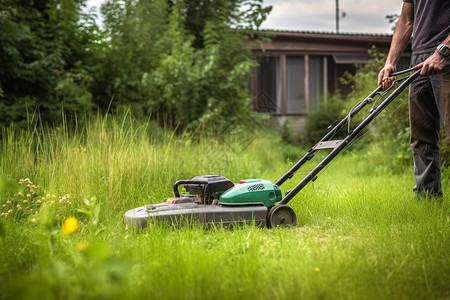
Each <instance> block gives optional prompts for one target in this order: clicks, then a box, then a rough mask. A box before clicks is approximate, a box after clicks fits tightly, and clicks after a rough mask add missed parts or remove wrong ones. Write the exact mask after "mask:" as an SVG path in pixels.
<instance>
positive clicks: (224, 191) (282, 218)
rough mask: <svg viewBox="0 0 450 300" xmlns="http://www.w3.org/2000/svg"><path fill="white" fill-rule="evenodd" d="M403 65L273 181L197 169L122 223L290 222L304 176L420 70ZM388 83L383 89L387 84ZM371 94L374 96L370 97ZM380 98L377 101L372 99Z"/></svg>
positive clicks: (263, 224)
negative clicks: (299, 175)
mask: <svg viewBox="0 0 450 300" xmlns="http://www.w3.org/2000/svg"><path fill="white" fill-rule="evenodd" d="M411 72H413V69H407V70H403V71H400V72H397V73H394V74H391V76H397V75H401V74H405V73H410V74H409V75H407V76H404V77H402V78H399V79H396V80H395V81H394V84H396V83H400V84H399V85H396V86H397V87H396V88H395V89H394V88H393V87H394V84H393V85H391V87H390V88H389V89H392V92H391V93H388V91H383V90H382V88H381V86H378V87H377V88H376V89H375V90H374V91H373V92H372V93H370V95H369V96H367V97H366V98H365V99H364V100H362V101H360V102H358V103H357V104H356V105H355V106H354V107H353V108H352V109H351V110H350V112H349V113H348V115H347V117H345V118H344V119H342V120H341V121H339V122H338V123H337V124H336V125H334V126H331V127H332V129H331V130H330V131H329V132H328V133H327V134H326V135H325V136H324V137H323V138H322V139H321V140H320V141H319V142H318V143H317V144H316V145H315V146H314V147H312V148H310V149H309V150H308V151H307V153H306V154H305V155H304V156H303V157H302V158H301V159H300V160H299V161H297V162H296V163H295V165H293V166H292V168H291V169H290V170H289V171H287V172H286V173H285V174H283V175H282V176H281V177H280V178H279V179H278V180H277V181H276V182H275V183H272V182H270V181H268V180H263V179H245V180H240V181H239V183H233V182H232V181H231V180H229V179H227V178H225V177H223V176H219V175H202V176H196V177H194V178H192V179H187V180H178V181H177V182H175V184H174V186H173V192H174V197H171V198H167V199H166V200H164V202H162V203H159V204H147V205H145V206H142V207H138V208H134V209H131V210H129V211H127V212H126V213H125V215H124V222H125V224H126V225H127V226H129V225H133V226H137V227H142V228H144V227H147V226H148V224H151V223H152V222H154V221H163V222H169V223H171V224H181V225H183V224H185V223H186V222H197V223H200V224H215V225H220V226H229V225H232V224H243V223H254V224H255V225H257V226H260V227H266V226H267V227H268V228H273V227H277V226H295V225H296V224H297V217H296V215H295V212H294V210H293V209H292V208H291V207H290V206H288V205H287V204H288V203H289V201H291V200H292V198H294V197H295V196H296V195H297V194H298V193H299V192H300V191H301V190H302V189H303V188H304V187H305V186H306V185H307V184H308V183H309V182H311V181H315V180H316V179H317V176H318V174H319V173H320V172H321V171H322V170H323V169H324V168H325V167H326V166H327V165H328V164H329V163H330V162H331V161H332V160H333V159H334V158H335V157H336V156H337V155H338V154H339V153H341V152H343V151H344V150H345V149H346V148H347V147H348V146H349V145H350V144H351V142H352V141H353V140H355V138H356V137H358V136H361V133H362V131H363V130H364V129H365V128H366V127H367V126H368V124H369V123H371V122H372V121H373V119H374V118H375V117H376V116H378V115H379V114H380V113H381V112H382V111H383V110H384V109H385V108H386V107H387V106H388V105H389V104H390V103H391V102H392V101H393V100H394V99H395V98H396V97H397V96H398V95H399V94H400V93H401V92H402V91H403V90H404V89H405V88H406V87H407V86H409V84H410V83H411V82H412V81H413V80H414V79H416V78H417V77H418V76H419V72H420V70H419V71H415V72H413V73H411ZM389 89H388V90H389ZM374 98H376V99H375V100H374ZM380 99H381V100H382V101H381V102H380V103H379V104H378V105H377V102H379V101H380ZM372 102H374V103H373V105H372V108H371V109H370V111H369V113H368V115H367V117H365V119H364V120H363V121H362V122H361V123H359V125H357V126H356V127H355V128H354V129H352V130H351V129H350V121H351V118H352V117H353V116H355V115H356V114H357V113H358V112H360V111H361V110H362V109H363V108H364V107H365V106H366V105H368V104H370V103H372ZM345 124H348V127H349V128H348V131H347V132H346V134H347V135H346V136H345V137H344V138H343V139H339V140H332V138H333V137H334V136H335V134H336V133H337V132H338V131H339V130H340V129H341V128H342V127H343V126H344V125H345ZM323 149H331V152H329V153H328V154H327V155H326V156H325V158H323V160H322V161H321V162H320V163H318V164H317V165H316V166H315V167H314V168H313V169H312V170H311V171H309V173H307V175H306V176H304V177H303V179H302V180H301V181H300V182H299V183H298V184H297V185H296V186H295V187H294V188H293V189H291V190H290V191H287V192H286V193H285V195H284V197H283V195H282V192H281V190H280V187H281V186H282V185H283V183H284V182H285V181H286V180H287V179H290V178H292V177H293V176H294V174H295V173H296V172H297V171H298V170H299V169H300V168H301V167H302V166H303V165H304V164H305V163H306V162H308V161H309V160H311V159H312V158H313V157H314V156H315V154H316V153H317V152H318V151H319V150H323ZM181 185H183V186H184V189H185V190H186V192H187V193H188V194H182V195H180V191H179V187H180V186H181Z"/></svg>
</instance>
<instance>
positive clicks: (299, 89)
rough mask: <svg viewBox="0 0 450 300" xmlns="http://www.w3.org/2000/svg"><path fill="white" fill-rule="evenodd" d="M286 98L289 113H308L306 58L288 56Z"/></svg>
mask: <svg viewBox="0 0 450 300" xmlns="http://www.w3.org/2000/svg"><path fill="white" fill-rule="evenodd" d="M286 72H287V74H286V75H287V78H286V80H287V81H286V96H287V108H286V111H287V113H290V114H296V113H304V112H306V103H305V57H304V56H288V57H287V58H286Z"/></svg>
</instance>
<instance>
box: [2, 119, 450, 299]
mask: <svg viewBox="0 0 450 300" xmlns="http://www.w3.org/2000/svg"><path fill="white" fill-rule="evenodd" d="M1 152H2V153H1V154H2V155H1V158H0V159H1V161H0V162H1V174H2V178H3V182H4V183H9V184H3V186H4V187H5V190H4V191H2V193H1V203H2V204H4V203H6V202H7V201H11V200H14V199H17V197H18V196H17V194H18V192H19V190H22V191H23V192H26V191H29V188H28V190H27V188H26V187H24V186H23V184H22V185H17V184H13V183H14V182H18V181H19V179H25V178H29V179H30V181H32V182H33V184H34V185H35V186H36V189H35V190H34V191H33V194H32V195H30V196H31V197H30V200H33V201H36V199H43V198H45V201H49V199H53V198H52V196H53V195H54V196H55V197H54V199H56V203H55V205H53V206H51V205H50V204H48V203H49V202H47V206H45V207H42V205H41V207H40V209H39V208H38V211H37V214H35V212H36V211H33V212H30V213H28V214H24V213H22V214H19V213H15V214H10V215H8V216H7V217H4V216H2V217H1V218H0V222H1V223H0V225H1V226H0V229H1V230H0V236H1V238H0V247H1V253H2V254H1V255H0V265H1V268H0V280H1V282H2V289H1V292H0V295H1V298H15V299H30V298H41V299H79V298H83V299H85V298H88V299H102V298H103V299H115V298H121V299H124V298H130V299H139V298H142V299H194V298H195V299H212V298H214V299H216V298H218V299H238V298H239V299H250V298H256V299H323V298H331V299H360V298H367V299H379V298H382V299H411V298H414V299H445V298H450V293H449V288H448V282H450V261H449V258H448V253H449V252H450V240H449V238H448V237H449V233H450V229H449V228H450V227H449V225H450V220H449V218H450V214H449V197H448V195H449V193H450V186H449V184H448V180H447V179H448V177H446V178H447V179H445V181H444V182H443V185H444V192H445V194H446V196H445V197H444V199H442V200H441V201H439V200H436V199H432V200H420V201H418V200H417V199H416V198H415V197H414V196H413V195H412V194H411V187H412V186H413V178H412V175H411V174H412V170H405V173H404V174H403V175H392V174H390V173H389V172H386V169H385V168H383V167H382V166H381V167H380V168H378V167H377V166H376V165H370V164H368V163H367V153H364V151H358V152H356V153H352V152H348V153H347V154H346V155H343V156H340V157H339V158H338V160H336V162H335V163H333V164H332V165H331V166H330V168H328V169H327V170H326V172H324V173H323V174H322V175H321V176H320V177H319V179H318V180H317V181H315V182H313V183H311V184H310V185H309V186H307V187H306V188H305V189H304V190H302V192H301V193H300V194H299V195H298V196H296V197H295V198H294V200H293V201H292V202H290V205H291V206H292V207H293V208H294V210H295V212H296V214H297V218H298V222H299V224H298V226H297V227H295V228H292V229H271V230H269V229H260V228H256V227H255V226H252V225H246V226H242V227H239V228H235V229H233V230H228V229H223V228H220V227H218V228H213V229H209V230H206V229H203V228H202V227H201V226H196V225H193V226H191V227H185V228H172V227H164V226H152V228H149V229H146V230H144V231H135V230H133V229H128V230H125V229H124V226H123V222H122V216H123V213H124V212H125V211H126V210H128V209H131V208H134V207H137V206H141V205H144V204H147V203H158V202H161V201H162V200H163V199H164V198H167V197H169V196H171V195H172V193H173V191H172V185H173V183H174V182H175V181H176V180H178V179H186V178H192V177H194V176H196V175H201V174H220V175H223V176H226V177H228V178H230V179H231V180H233V181H238V180H239V179H245V178H264V179H268V180H272V181H275V180H276V179H278V177H279V176H281V175H282V174H283V172H285V171H287V170H288V169H289V167H290V166H291V164H292V161H291V160H290V159H288V160H286V159H285V158H286V155H285V151H284V150H283V146H282V144H281V143H280V140H279V138H278V137H276V136H275V135H273V134H270V133H267V132H255V131H250V130H245V129H239V128H235V129H234V130H233V131H232V132H230V133H229V134H227V135H223V134H222V135H220V136H218V137H208V138H197V137H194V136H191V135H189V134H179V135H175V134H173V133H172V132H170V131H165V130H162V129H160V128H159V127H157V126H154V125H153V124H152V123H151V122H147V123H141V122H137V121H135V120H133V118H132V117H131V116H129V115H126V116H125V117H123V118H112V117H97V118H93V119H92V120H90V121H87V122H86V123H85V124H83V125H79V127H78V128H76V129H75V130H69V129H68V128H67V127H65V126H61V127H59V128H53V129H49V130H44V129H41V128H31V129H29V130H25V131H22V130H14V129H8V131H6V130H5V131H4V132H3V140H2V144H1ZM298 176H301V174H298V175H296V177H294V178H293V180H290V181H288V182H287V183H285V185H283V186H282V190H283V191H287V190H288V189H290V188H292V187H293V186H294V185H295V183H296V182H295V179H296V178H297V179H298ZM15 195H16V196H15ZM67 195H69V196H68V199H70V203H71V204H70V205H69V204H67V203H68V202H62V203H61V204H58V201H57V200H58V199H62V197H64V196H67ZM23 197H26V196H25V195H24V196H23ZM20 199H22V198H20ZM28 204H29V202H27V203H23V204H22V206H26V205H28ZM3 209H5V208H3ZM2 211H3V210H2ZM70 215H74V216H76V217H77V218H78V219H79V220H80V228H79V230H78V232H76V233H74V234H72V235H64V234H62V233H61V225H62V224H61V223H62V220H63V219H64V218H66V217H68V216H70Z"/></svg>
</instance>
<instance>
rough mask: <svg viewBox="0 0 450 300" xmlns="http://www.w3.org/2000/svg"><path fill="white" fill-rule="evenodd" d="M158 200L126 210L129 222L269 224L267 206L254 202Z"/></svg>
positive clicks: (126, 218) (143, 226) (142, 224)
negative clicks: (199, 202) (228, 204)
mask: <svg viewBox="0 0 450 300" xmlns="http://www.w3.org/2000/svg"><path fill="white" fill-rule="evenodd" d="M164 204H165V203H160V204H156V205H155V206H158V205H159V207H157V208H154V209H151V208H150V209H149V207H148V205H147V206H142V207H138V208H135V209H131V210H129V211H127V212H126V213H125V216H124V221H125V223H126V224H130V225H136V226H138V227H141V228H145V227H147V226H148V224H149V222H154V221H157V222H161V221H162V222H168V223H171V224H179V225H183V224H186V223H189V222H195V223H198V224H217V225H221V226H224V227H228V226H229V225H230V224H244V223H253V222H254V224H255V225H256V226H259V227H265V226H266V225H267V222H266V217H267V211H268V209H267V207H265V206H263V205H254V206H238V207H231V206H223V205H216V204H210V205H207V204H196V203H193V202H191V203H181V204H171V205H167V204H166V205H164Z"/></svg>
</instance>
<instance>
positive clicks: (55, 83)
mask: <svg viewBox="0 0 450 300" xmlns="http://www.w3.org/2000/svg"><path fill="white" fill-rule="evenodd" d="M82 4H83V1H82V0H76V1H71V0H65V1H60V2H56V1H51V0H48V1H25V0H4V1H1V2H0V28H1V29H0V65H1V66H2V68H0V87H1V89H2V91H3V93H2V96H1V102H0V114H1V115H2V120H1V121H0V122H1V125H7V124H9V123H10V122H12V121H14V122H16V124H19V126H20V124H24V123H25V121H26V118H27V113H33V112H37V113H39V115H40V117H41V119H42V120H46V121H47V122H53V121H56V120H58V119H59V118H60V116H61V109H62V107H66V108H67V109H70V110H74V111H80V110H83V109H89V108H90V105H91V95H90V93H89V92H88V90H87V84H88V82H89V81H90V76H89V72H88V68H87V64H86V59H87V58H88V53H87V52H86V49H88V48H89V43H90V42H91V41H90V34H89V33H88V32H86V31H85V28H87V27H89V26H93V25H92V23H91V24H89V23H87V22H86V21H85V22H79V20H80V18H81V11H80V9H81V6H82ZM85 20H87V21H88V19H85Z"/></svg>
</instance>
